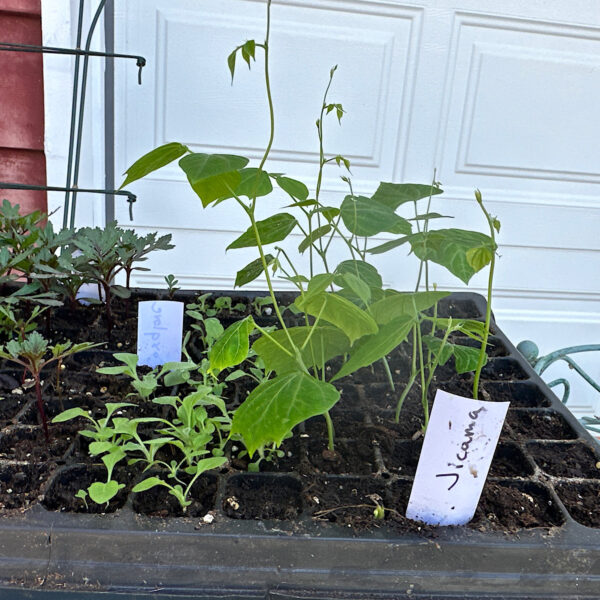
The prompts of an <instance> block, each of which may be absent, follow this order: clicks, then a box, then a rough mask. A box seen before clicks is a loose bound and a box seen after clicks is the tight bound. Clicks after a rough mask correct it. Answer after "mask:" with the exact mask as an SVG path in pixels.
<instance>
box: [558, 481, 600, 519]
mask: <svg viewBox="0 0 600 600" xmlns="http://www.w3.org/2000/svg"><path fill="white" fill-rule="evenodd" d="M556 492H557V493H558V497H559V498H560V499H561V501H562V503H563V504H564V505H565V506H566V507H567V510H568V511H569V514H570V515H571V516H572V517H573V518H574V519H575V520H576V521H577V522H578V523H580V524H581V525H585V526H586V527H600V511H598V506H599V503H600V482H598V481H586V482H584V483H573V482H571V481H569V482H563V483H559V484H558V485H557V486H556Z"/></svg>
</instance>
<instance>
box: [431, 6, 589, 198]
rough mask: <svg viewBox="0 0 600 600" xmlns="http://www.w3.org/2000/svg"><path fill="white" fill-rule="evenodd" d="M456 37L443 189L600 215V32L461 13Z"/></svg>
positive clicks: (444, 130) (440, 156)
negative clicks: (599, 100)
mask: <svg viewBox="0 0 600 600" xmlns="http://www.w3.org/2000/svg"><path fill="white" fill-rule="evenodd" d="M452 37H453V39H452V43H451V46H450V60H449V69H448V75H447V81H446V89H445V98H444V107H443V113H442V125H441V128H440V137H439V141H438V153H437V164H438V167H439V168H440V178H441V179H442V181H444V182H445V183H447V184H449V185H450V186H453V187H454V186H456V189H457V191H458V189H459V188H460V189H463V190H465V189H468V187H470V186H472V185H477V186H479V187H481V188H482V189H486V188H493V189H496V190H498V191H499V192H500V193H504V194H505V195H506V196H510V194H511V193H513V192H517V193H520V194H522V197H523V198H531V197H533V196H537V198H538V201H545V199H546V197H548V199H553V198H554V195H555V194H560V195H561V196H562V197H563V200H566V201H568V199H570V198H571V197H572V198H573V200H574V202H580V201H581V200H582V197H584V198H585V197H587V199H588V200H587V201H588V203H593V205H594V206H596V207H597V206H598V200H597V194H596V190H595V188H594V185H593V184H594V183H596V182H598V167H597V162H598V161H597V158H598V150H597V144H596V143H595V140H596V139H597V136H598V134H600V120H599V119H598V118H597V115H596V111H595V110H594V102H592V101H591V98H593V97H595V96H596V95H597V90H598V88H600V61H599V59H598V56H599V55H600V30H599V29H598V28H591V27H578V26H573V25H559V24H553V23H546V22H544V21H542V20H540V21H531V20H524V19H512V18H506V17H501V16H498V17H496V16H488V15H479V14H467V13H458V14H457V16H456V18H455V20H454V25H453V31H452ZM584 201H585V200H584Z"/></svg>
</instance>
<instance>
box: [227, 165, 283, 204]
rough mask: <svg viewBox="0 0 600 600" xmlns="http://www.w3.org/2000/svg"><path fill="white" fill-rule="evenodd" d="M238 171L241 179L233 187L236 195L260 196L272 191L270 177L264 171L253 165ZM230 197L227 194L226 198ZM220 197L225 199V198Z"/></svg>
mask: <svg viewBox="0 0 600 600" xmlns="http://www.w3.org/2000/svg"><path fill="white" fill-rule="evenodd" d="M239 173H240V176H241V180H240V183H239V184H238V186H237V187H236V188H235V194H236V196H246V197H247V198H260V197H261V196H268V195H269V194H270V193H271V192H272V191H273V184H272V183H271V178H270V177H269V174H268V173H267V172H266V171H259V170H258V169H256V168H254V167H246V168H245V169H240V172H239ZM231 197H232V196H231V194H227V198H231ZM222 199H223V200H225V199H226V198H222ZM219 200H221V199H219Z"/></svg>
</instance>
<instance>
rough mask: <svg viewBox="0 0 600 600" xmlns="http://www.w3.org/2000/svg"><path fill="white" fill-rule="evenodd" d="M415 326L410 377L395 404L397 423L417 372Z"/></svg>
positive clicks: (414, 328)
mask: <svg viewBox="0 0 600 600" xmlns="http://www.w3.org/2000/svg"><path fill="white" fill-rule="evenodd" d="M417 327H418V325H414V326H413V331H412V334H413V335H412V338H413V351H412V363H411V369H410V377H409V378H408V382H407V384H406V387H405V388H404V390H403V391H402V394H401V395H400V398H398V404H397V405H396V423H398V422H399V421H400V411H401V410H402V405H403V404H404V400H405V399H406V396H408V393H409V392H410V390H411V389H412V386H413V385H414V383H415V380H416V379H417V374H418V371H417Z"/></svg>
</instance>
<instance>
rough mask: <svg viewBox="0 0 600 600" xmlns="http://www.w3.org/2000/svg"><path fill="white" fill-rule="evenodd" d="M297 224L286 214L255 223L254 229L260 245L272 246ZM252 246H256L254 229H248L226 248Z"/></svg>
mask: <svg viewBox="0 0 600 600" xmlns="http://www.w3.org/2000/svg"><path fill="white" fill-rule="evenodd" d="M297 223H298V222H297V221H296V219H295V218H294V217H293V216H292V215H290V214H288V213H279V214H276V215H273V216H271V217H269V218H268V219H265V220H264V221H257V223H256V228H257V229H258V235H259V237H260V243H261V245H265V244H272V243H274V242H280V241H281V240H284V239H285V238H286V237H287V236H288V234H289V233H291V231H292V230H293V229H294V227H296V225H297ZM252 246H258V243H257V241H256V235H255V234H254V229H253V228H252V227H249V228H248V229H247V230H246V231H245V232H244V233H242V235H240V237H239V238H237V239H236V240H234V241H233V242H231V244H229V246H227V250H231V249H234V248H250V247H252Z"/></svg>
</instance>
